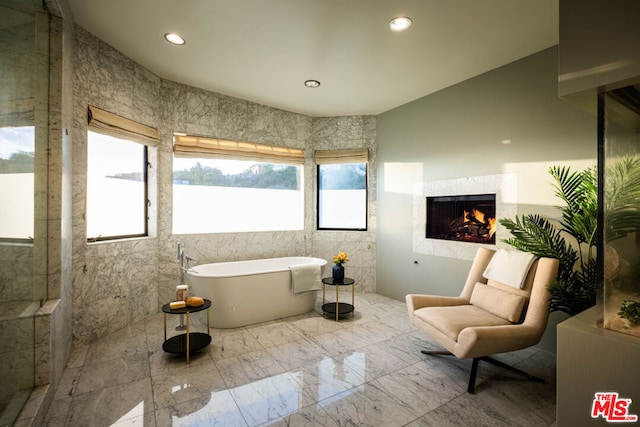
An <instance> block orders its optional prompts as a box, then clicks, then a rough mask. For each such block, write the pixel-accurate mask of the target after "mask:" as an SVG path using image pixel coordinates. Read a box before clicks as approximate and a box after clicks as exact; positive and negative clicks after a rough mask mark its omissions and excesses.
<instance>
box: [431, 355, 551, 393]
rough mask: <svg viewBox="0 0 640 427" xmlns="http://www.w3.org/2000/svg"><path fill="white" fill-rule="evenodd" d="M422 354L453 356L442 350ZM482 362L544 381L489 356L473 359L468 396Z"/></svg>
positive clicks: (473, 386)
mask: <svg viewBox="0 0 640 427" xmlns="http://www.w3.org/2000/svg"><path fill="white" fill-rule="evenodd" d="M421 352H422V354H428V355H437V354H442V355H448V356H453V354H452V353H451V352H449V351H442V350H421ZM481 360H482V361H483V362H487V363H490V364H492V365H495V366H499V367H501V368H504V369H506V370H508V371H511V372H514V373H516V374H519V375H521V376H523V377H525V378H527V379H529V380H531V381H536V382H540V383H543V382H544V380H543V379H542V378H538V377H534V376H533V375H530V374H528V373H526V372H524V371H522V370H520V369H518V368H514V367H513V366H511V365H507V364H506V363H504V362H501V361H499V360H496V359H494V358H493V357H489V356H481V357H474V358H473V361H472V362H471V373H470V374H469V385H468V387H467V392H468V393H469V394H473V393H474V391H475V387H476V376H477V374H478V363H479V362H480V361H481Z"/></svg>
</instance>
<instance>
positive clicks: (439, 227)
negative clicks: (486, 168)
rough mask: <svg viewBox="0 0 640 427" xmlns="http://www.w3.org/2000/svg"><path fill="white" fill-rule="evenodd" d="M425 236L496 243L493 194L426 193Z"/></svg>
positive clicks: (494, 196) (494, 198)
mask: <svg viewBox="0 0 640 427" xmlns="http://www.w3.org/2000/svg"><path fill="white" fill-rule="evenodd" d="M426 208H427V221H426V224H427V225H426V237H427V239H441V240H453V241H457V242H470V243H487V244H495V242H496V240H495V233H496V195H495V194H471V195H463V196H437V197H427V206H426Z"/></svg>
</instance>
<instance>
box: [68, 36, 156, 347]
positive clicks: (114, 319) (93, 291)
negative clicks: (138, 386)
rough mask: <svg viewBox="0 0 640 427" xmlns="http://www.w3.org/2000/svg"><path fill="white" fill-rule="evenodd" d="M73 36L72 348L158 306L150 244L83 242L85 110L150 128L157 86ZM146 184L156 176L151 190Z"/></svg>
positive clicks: (95, 44) (110, 52)
mask: <svg viewBox="0 0 640 427" xmlns="http://www.w3.org/2000/svg"><path fill="white" fill-rule="evenodd" d="M74 30H75V50H74V51H75V56H74V64H73V68H74V81H73V83H74V87H73V133H72V137H71V140H72V147H73V150H72V153H70V155H71V156H72V158H73V178H72V180H73V183H72V189H73V191H72V193H73V194H72V197H73V203H72V205H73V211H72V215H73V319H72V323H73V339H74V341H75V342H80V343H87V342H92V341H94V340H95V339H96V338H98V337H100V336H104V335H105V334H108V333H110V332H113V331H115V330H118V329H120V328H122V327H124V326H126V325H127V324H129V323H130V322H132V321H134V320H135V319H140V318H142V317H144V316H145V315H147V314H150V313H154V312H156V310H157V307H156V301H157V299H158V297H157V292H158V291H157V289H158V288H157V283H158V273H157V262H156V259H157V242H156V239H155V237H149V238H144V239H134V240H124V241H117V242H104V243H96V244H87V242H86V232H85V230H86V223H85V217H84V213H85V204H86V167H87V163H86V162H87V152H86V146H87V107H88V106H89V105H94V106H96V107H99V108H102V109H104V110H107V111H110V112H113V113H115V114H118V115H121V116H124V117H128V118H130V119H132V120H135V121H138V122H140V123H143V124H146V125H149V126H153V127H157V124H158V122H159V114H158V109H159V105H160V103H159V96H158V95H159V90H160V79H159V78H158V77H157V76H155V75H153V74H152V73H150V72H149V71H147V70H145V69H144V68H143V67H141V66H139V65H138V64H135V63H134V62H133V61H131V60H130V59H129V58H127V57H125V56H124V55H122V54H121V53H120V52H118V51H116V50H115V49H113V48H112V47H111V46H109V45H107V44H106V43H104V42H102V41H101V40H99V39H98V38H96V37H94V36H93V35H91V34H89V33H88V32H86V31H85V30H83V29H82V28H80V27H78V26H76V27H75V28H74ZM150 151H153V150H150ZM152 155H153V154H152ZM153 166H155V165H153ZM153 170H155V167H154V169H153ZM151 175H153V173H152V174H151ZM153 183H155V175H154V178H150V184H149V186H150V188H153ZM152 202H155V201H154V200H153V199H152ZM154 204H155V203H154ZM152 222H154V223H155V218H152Z"/></svg>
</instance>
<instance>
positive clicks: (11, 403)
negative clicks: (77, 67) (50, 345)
mask: <svg viewBox="0 0 640 427" xmlns="http://www.w3.org/2000/svg"><path fill="white" fill-rule="evenodd" d="M48 49H49V16H48V14H47V13H46V11H45V10H44V9H43V6H42V2H40V1H34V0H0V342H1V343H2V345H0V378H2V387H0V425H12V424H13V422H14V421H15V419H16V417H17V416H18V414H19V413H20V410H21V409H22V407H23V405H24V403H25V402H26V401H27V399H28V398H29V395H30V393H31V390H32V389H33V387H34V385H35V356H34V340H35V337H34V314H35V313H36V311H37V310H38V309H39V308H40V306H41V304H42V302H43V301H45V300H46V296H47V295H46V293H47V238H46V235H47V208H46V204H47V197H46V194H47V174H46V172H47V146H48V131H47V130H48V97H49V88H48V81H49V79H48V75H49V66H48V64H49V50H48Z"/></svg>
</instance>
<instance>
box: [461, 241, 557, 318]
mask: <svg viewBox="0 0 640 427" xmlns="http://www.w3.org/2000/svg"><path fill="white" fill-rule="evenodd" d="M494 254H495V250H493V249H489V248H484V247H482V248H479V249H478V252H477V253H476V256H475V258H474V260H473V263H472V264H471V269H470V270H469V274H468V276H467V281H466V282H465V286H464V288H463V290H462V293H461V294H460V296H461V297H462V298H464V299H466V300H467V301H469V300H470V299H471V295H472V292H473V288H474V287H475V286H476V283H483V284H486V285H487V286H491V287H495V288H498V289H500V290H502V291H506V292H509V293H512V294H516V295H521V296H523V297H525V298H526V301H527V302H526V303H525V307H524V309H523V311H522V317H521V322H520V323H523V324H527V325H532V326H535V327H536V329H538V328H539V329H540V330H541V331H543V330H544V328H545V327H546V323H547V319H548V315H549V304H550V301H551V294H550V293H549V291H548V290H547V286H548V285H549V284H550V283H551V282H552V281H553V280H554V279H555V278H556V277H557V274H558V265H559V262H558V260H557V259H553V258H539V259H537V260H536V261H534V263H533V264H532V265H531V267H530V268H529V271H528V273H527V277H526V279H525V282H524V287H523V289H516V288H514V287H513V286H509V285H506V284H504V283H500V282H497V281H495V280H487V278H485V277H484V276H483V275H482V274H483V272H484V271H485V269H486V268H487V266H488V265H489V262H490V261H491V259H492V258H493V255H494Z"/></svg>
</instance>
